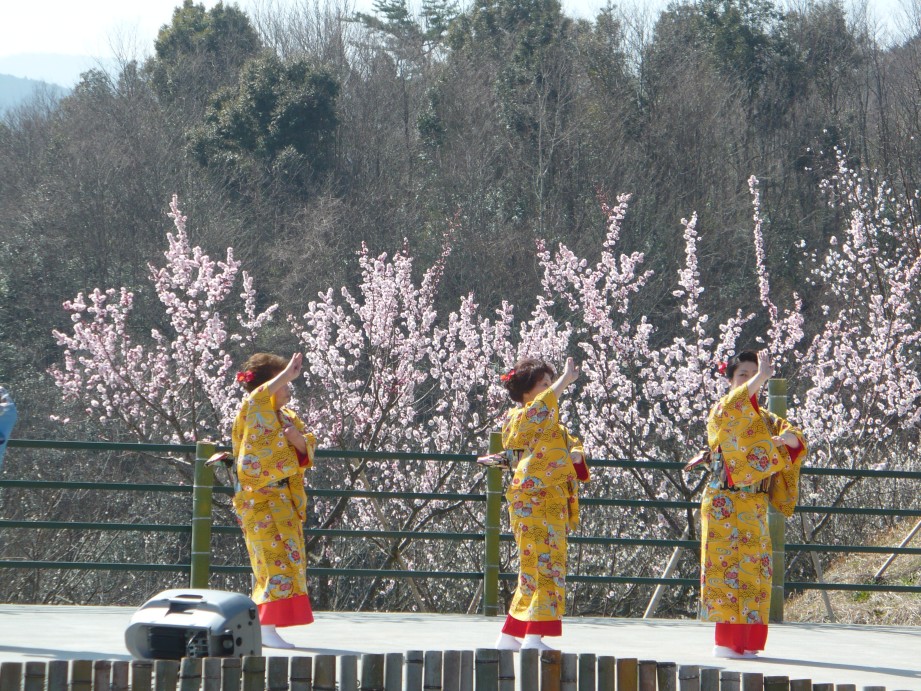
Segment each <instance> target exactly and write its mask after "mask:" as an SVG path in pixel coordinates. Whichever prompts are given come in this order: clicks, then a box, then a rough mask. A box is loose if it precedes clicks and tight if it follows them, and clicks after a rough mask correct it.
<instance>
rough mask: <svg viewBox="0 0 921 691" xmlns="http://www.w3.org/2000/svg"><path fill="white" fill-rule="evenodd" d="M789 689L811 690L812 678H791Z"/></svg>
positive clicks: (798, 690) (796, 690)
mask: <svg viewBox="0 0 921 691" xmlns="http://www.w3.org/2000/svg"><path fill="white" fill-rule="evenodd" d="M790 691H812V679H791V680H790Z"/></svg>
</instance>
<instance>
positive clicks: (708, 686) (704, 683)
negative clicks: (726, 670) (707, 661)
mask: <svg viewBox="0 0 921 691" xmlns="http://www.w3.org/2000/svg"><path fill="white" fill-rule="evenodd" d="M700 691H720V671H719V670H718V669H717V668H716V667H704V668H702V669H701V670H700Z"/></svg>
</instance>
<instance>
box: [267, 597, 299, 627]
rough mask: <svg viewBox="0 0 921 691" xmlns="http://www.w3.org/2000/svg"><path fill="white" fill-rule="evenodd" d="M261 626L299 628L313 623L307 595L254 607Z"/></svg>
mask: <svg viewBox="0 0 921 691" xmlns="http://www.w3.org/2000/svg"><path fill="white" fill-rule="evenodd" d="M256 608H257V610H258V611H259V623H260V624H262V625H263V626H269V625H273V626H301V625H302V624H312V623H313V609H312V608H311V607H310V598H309V597H308V596H307V595H295V596H294V597H286V598H285V599H284V600H272V601H270V602H263V603H262V604H261V605H257V606H256Z"/></svg>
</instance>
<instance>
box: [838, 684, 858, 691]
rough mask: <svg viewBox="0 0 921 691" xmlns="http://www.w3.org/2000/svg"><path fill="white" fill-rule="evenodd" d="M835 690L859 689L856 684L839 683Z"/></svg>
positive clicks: (853, 690) (848, 690) (852, 690)
mask: <svg viewBox="0 0 921 691" xmlns="http://www.w3.org/2000/svg"><path fill="white" fill-rule="evenodd" d="M835 691H857V685H856V684H837V685H836V686H835Z"/></svg>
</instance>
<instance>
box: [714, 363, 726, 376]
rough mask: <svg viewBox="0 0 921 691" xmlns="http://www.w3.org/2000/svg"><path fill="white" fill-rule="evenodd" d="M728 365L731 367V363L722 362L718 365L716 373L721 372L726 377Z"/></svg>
mask: <svg viewBox="0 0 921 691" xmlns="http://www.w3.org/2000/svg"><path fill="white" fill-rule="evenodd" d="M728 365H729V363H728V362H726V361H725V360H720V361H719V362H717V363H716V371H717V372H719V373H720V374H721V375H723V376H725V375H726V367H727V366H728Z"/></svg>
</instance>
